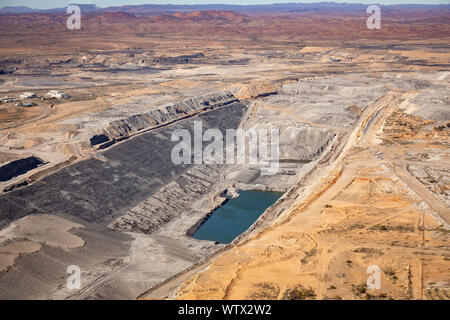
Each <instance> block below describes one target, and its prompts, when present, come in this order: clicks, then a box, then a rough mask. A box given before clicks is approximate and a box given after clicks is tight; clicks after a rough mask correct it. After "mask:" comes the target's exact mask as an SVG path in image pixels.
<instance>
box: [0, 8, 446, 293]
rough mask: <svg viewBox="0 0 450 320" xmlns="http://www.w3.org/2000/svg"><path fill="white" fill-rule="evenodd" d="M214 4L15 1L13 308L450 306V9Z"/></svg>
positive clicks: (0, 61) (0, 242)
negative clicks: (257, 136) (160, 303)
mask: <svg viewBox="0 0 450 320" xmlns="http://www.w3.org/2000/svg"><path fill="white" fill-rule="evenodd" d="M225 7H226V6H225ZM208 8H209V9H208V10H205V9H204V8H203V7H202V6H198V7H196V6H188V7H184V6H182V5H180V6H157V5H154V6H146V5H142V6H124V7H111V8H97V7H95V6H86V7H85V6H81V12H82V20H81V21H82V24H81V29H79V30H70V29H68V28H67V26H66V20H67V18H68V15H67V14H66V12H65V8H64V9H54V10H32V9H28V10H25V9H24V8H23V7H17V8H14V7H5V8H3V9H0V43H1V45H0V299H219V300H221V299H258V300H261V299H405V300H409V299H438V300H447V299H449V298H450V248H449V245H450V233H449V231H450V225H449V223H450V98H449V92H450V90H449V89H450V51H449V50H450V44H449V40H450V19H449V17H450V6H449V5H439V6H433V5H429V6H419V5H406V6H395V5H392V6H381V10H382V13H383V16H382V17H383V20H382V28H381V29H380V30H370V29H368V28H367V26H366V19H367V17H368V15H367V14H366V6H364V5H360V4H358V5H356V4H334V3H325V4H286V5H278V6H271V5H267V6H258V5H255V6H229V7H226V8H228V9H229V10H228V9H227V10H223V8H224V6H221V7H219V9H220V10H210V9H211V8H213V7H208ZM213 9H214V8H213ZM294 9H295V10H294ZM83 10H85V12H86V13H85V14H83ZM305 26H307V28H306V29H307V30H305ZM49 35H51V36H49ZM199 123H201V126H202V130H203V132H207V131H208V129H209V130H213V131H210V132H215V133H216V134H220V135H221V136H222V137H223V140H224V142H225V137H226V136H227V132H228V131H230V130H233V131H234V132H240V131H242V132H249V131H251V130H256V131H257V130H259V132H271V130H273V129H276V130H277V133H278V136H277V139H274V138H273V137H272V138H270V137H269V139H268V141H267V143H268V150H269V157H270V156H271V157H272V158H271V160H270V161H269V162H270V163H272V162H276V170H275V171H274V172H272V173H271V174H265V169H267V163H263V162H252V161H244V162H239V161H234V162H233V161H219V162H217V161H216V162H214V161H210V162H208V161H202V162H198V161H189V162H183V163H176V162H174V161H173V157H174V150H176V148H177V146H178V147H180V140H179V139H175V138H174V132H184V133H186V134H188V135H189V136H191V137H192V141H189V142H187V145H185V146H187V148H188V149H190V147H191V146H193V144H194V137H195V136H196V130H197V129H196V128H197V126H198V124H199ZM200 137H201V139H203V141H202V146H201V147H200V153H202V152H205V150H206V149H207V148H208V145H209V144H210V143H212V141H213V140H215V139H209V138H207V137H206V135H205V136H200ZM216 137H217V135H216ZM210 138H211V137H210ZM216 140H217V138H216ZM216 142H217V141H216ZM227 142H229V141H227ZM240 147H244V149H245V150H250V149H251V147H252V142H251V140H250V137H248V136H247V138H246V139H244V142H243V145H239V141H238V139H235V140H232V144H231V148H230V146H229V145H228V143H227V146H225V143H223V144H222V145H221V147H220V150H219V149H216V150H215V152H220V153H223V154H227V153H228V152H230V149H231V151H236V152H237V150H238V149H239V148H240ZM273 150H277V155H276V159H275V157H274V154H273V153H272V152H273ZM236 152H235V153H236ZM233 154H234V153H233ZM196 156H197V154H195V152H193V153H192V154H190V155H189V158H192V159H195V157H196ZM227 160H228V159H227ZM69 270H78V272H79V282H78V283H76V282H75V286H74V285H73V284H74V283H72V285H70V284H71V283H70V281H69V279H70V277H71V276H73V274H72V272H70V271H69ZM368 270H369V271H368ZM370 270H375V273H374V274H375V275H376V276H378V279H376V281H375V282H374V283H375V284H378V285H375V286H372V285H371V284H372V283H370V282H368V278H369V277H370V276H371V275H372V273H371V271H370ZM368 272H369V273H368Z"/></svg>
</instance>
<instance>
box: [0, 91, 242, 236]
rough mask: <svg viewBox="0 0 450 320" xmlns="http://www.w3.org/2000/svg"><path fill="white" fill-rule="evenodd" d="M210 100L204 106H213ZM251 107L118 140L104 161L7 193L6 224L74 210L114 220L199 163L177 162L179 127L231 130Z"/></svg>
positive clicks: (230, 107) (0, 220)
mask: <svg viewBox="0 0 450 320" xmlns="http://www.w3.org/2000/svg"><path fill="white" fill-rule="evenodd" d="M231 100H234V99H231ZM206 103H207V101H206ZM206 103H205V104H204V106H206V107H207V108H209V106H208V105H207V104H206ZM245 109H246V106H245V105H244V104H242V103H240V102H238V101H237V100H236V101H232V102H230V103H227V104H226V106H223V107H221V108H217V109H214V110H211V111H208V112H205V113H201V114H198V116H196V117H193V118H189V119H185V120H182V121H178V122H176V123H173V124H172V125H170V126H166V127H162V128H159V129H155V130H152V131H149V132H145V133H142V134H140V135H137V136H135V137H134V138H133V139H129V140H127V141H123V142H122V143H119V144H116V145H115V146H113V147H112V148H109V149H107V150H104V151H102V152H101V154H102V155H103V157H104V161H101V160H98V159H94V158H91V159H88V160H84V161H81V162H78V163H75V164H73V165H71V166H69V167H66V168H63V169H61V170H60V171H58V172H56V173H54V174H52V175H50V176H48V177H45V178H43V179H42V180H40V181H38V182H36V183H35V184H32V185H29V186H27V187H24V188H22V189H17V190H14V191H12V192H10V193H7V194H4V195H2V196H0V228H1V227H4V226H6V225H7V224H8V223H10V222H11V221H13V220H15V219H18V218H21V217H24V216H26V215H29V214H33V213H54V214H61V215H71V216H75V217H78V218H82V219H84V220H86V221H88V222H95V223H110V222H111V221H113V220H114V219H116V218H117V217H119V216H121V215H122V214H123V213H125V212H127V211H128V210H129V209H131V208H133V207H134V206H136V205H137V204H138V203H140V202H142V201H144V200H146V199H148V198H149V197H150V196H151V195H153V194H155V193H157V192H158V191H159V190H160V189H161V188H162V187H163V186H165V185H167V184H168V183H170V182H171V181H173V180H175V179H177V177H180V176H182V175H183V174H184V173H186V172H188V171H189V170H190V169H191V168H192V167H193V165H190V164H185V165H176V164H174V163H173V162H172V161H171V151H172V148H173V146H174V145H175V144H177V143H178V142H177V141H174V142H173V141H171V135H172V132H173V131H174V130H176V129H186V130H188V131H189V132H190V133H191V134H192V136H193V126H194V121H195V120H197V121H198V120H201V121H202V122H203V128H204V130H206V129H208V128H218V129H219V130H221V131H222V132H223V133H224V134H225V129H229V128H237V127H238V126H239V123H240V121H241V118H242V116H243V114H244V111H245ZM180 183H181V185H183V184H184V183H186V184H188V183H189V181H185V182H184V183H183V181H182V180H181V182H180ZM204 191H205V192H207V190H204ZM124 195H126V196H124ZM126 229H131V228H129V227H127V228H126ZM141 231H144V230H141Z"/></svg>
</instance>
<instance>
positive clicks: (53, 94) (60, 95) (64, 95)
mask: <svg viewBox="0 0 450 320" xmlns="http://www.w3.org/2000/svg"><path fill="white" fill-rule="evenodd" d="M46 96H47V97H49V98H56V99H67V98H70V96H69V95H68V94H67V93H65V92H63V91H59V90H50V91H49V92H47V94H46Z"/></svg>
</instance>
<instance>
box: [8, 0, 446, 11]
mask: <svg viewBox="0 0 450 320" xmlns="http://www.w3.org/2000/svg"><path fill="white" fill-rule="evenodd" d="M72 4H74V5H78V6H79V7H80V8H82V9H83V11H84V13H106V12H117V11H123V12H131V13H133V12H134V11H137V12H135V13H139V14H152V13H154V14H160V13H171V12H180V11H204V10H231V11H236V12H255V13H265V12H276V13H298V12H305V11H308V9H309V10H318V9H327V8H328V9H357V8H358V9H359V8H361V7H367V4H363V3H342V2H333V1H324V2H306V3H301V2H299V3H297V2H286V3H272V4H215V3H212V4H136V5H128V4H125V5H121V6H108V7H99V6H97V4H77V3H76V2H74V3H72ZM379 6H381V7H385V8H389V9H395V8H399V7H401V8H405V7H411V8H426V7H431V8H436V7H448V8H450V4H428V3H421V4H415V3H411V4H379ZM66 8H67V7H66V6H64V7H57V8H51V9H35V8H30V7H28V6H3V7H0V14H26V13H62V12H64V13H65V10H66Z"/></svg>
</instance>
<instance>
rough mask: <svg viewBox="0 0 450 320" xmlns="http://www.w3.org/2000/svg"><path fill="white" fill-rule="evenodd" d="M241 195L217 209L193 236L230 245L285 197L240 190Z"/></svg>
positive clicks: (274, 193) (273, 193)
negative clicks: (268, 209) (269, 208)
mask: <svg viewBox="0 0 450 320" xmlns="http://www.w3.org/2000/svg"><path fill="white" fill-rule="evenodd" d="M239 194H240V197H239V198H237V199H231V200H229V201H228V202H227V203H225V204H224V205H223V206H222V207H220V208H218V209H216V210H215V211H214V212H213V214H212V215H211V216H210V217H209V219H208V220H206V222H205V223H204V224H202V226H201V227H200V228H199V229H198V230H197V231H196V232H195V233H194V234H193V235H192V236H193V237H194V238H195V239H199V240H211V241H217V242H220V243H230V242H231V241H233V240H234V238H236V237H237V236H238V235H240V234H241V233H242V232H244V231H245V230H247V229H248V228H249V227H250V226H251V225H252V224H253V222H255V221H256V219H258V217H259V216H260V215H261V214H262V213H263V212H264V211H265V210H266V209H267V208H268V207H270V206H271V205H272V204H274V203H275V202H276V201H277V200H278V199H279V198H280V197H281V196H282V195H283V193H281V192H266V191H243V190H239Z"/></svg>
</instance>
